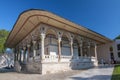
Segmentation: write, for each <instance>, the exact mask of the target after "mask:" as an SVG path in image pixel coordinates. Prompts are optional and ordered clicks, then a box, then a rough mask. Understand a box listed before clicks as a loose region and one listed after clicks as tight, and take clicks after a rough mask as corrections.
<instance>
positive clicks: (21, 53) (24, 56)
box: [15, 27, 97, 62]
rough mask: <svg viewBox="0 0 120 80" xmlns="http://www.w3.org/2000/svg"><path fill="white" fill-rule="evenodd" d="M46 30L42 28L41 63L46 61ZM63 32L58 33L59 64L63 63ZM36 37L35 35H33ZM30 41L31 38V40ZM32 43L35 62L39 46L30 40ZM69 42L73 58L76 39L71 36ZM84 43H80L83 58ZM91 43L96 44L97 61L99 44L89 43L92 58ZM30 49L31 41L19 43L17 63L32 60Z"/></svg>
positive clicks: (16, 54) (16, 49) (16, 52)
mask: <svg viewBox="0 0 120 80" xmlns="http://www.w3.org/2000/svg"><path fill="white" fill-rule="evenodd" d="M46 31H47V30H46V28H45V27H42V28H40V33H39V35H40V51H41V52H40V56H39V57H40V61H44V59H45V38H46ZM62 34H63V33H62V32H60V31H58V32H57V43H58V62H60V61H61V41H62ZM33 36H34V35H33ZM29 39H30V38H29ZM30 40H31V42H32V44H33V45H32V46H33V48H32V49H33V56H32V57H33V61H34V60H35V57H36V44H39V43H37V41H36V40H35V39H30ZM69 42H70V52H71V58H72V57H73V54H74V52H73V43H74V37H73V36H71V35H70V39H69ZM83 42H84V40H82V39H80V41H79V48H80V49H79V50H80V55H81V57H83V54H84V53H83ZM91 43H92V44H94V53H95V54H94V55H95V58H96V60H97V44H96V42H94V41H93V42H89V41H88V46H87V48H88V49H87V52H88V55H89V56H90V47H91ZM30 47H31V44H30V41H29V42H28V41H27V40H23V41H22V43H19V45H17V46H16V47H15V60H16V61H20V62H29V58H30V53H31V50H30Z"/></svg>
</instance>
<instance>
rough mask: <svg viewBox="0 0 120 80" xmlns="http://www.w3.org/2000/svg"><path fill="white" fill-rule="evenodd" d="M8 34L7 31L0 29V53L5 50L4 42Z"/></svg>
mask: <svg viewBox="0 0 120 80" xmlns="http://www.w3.org/2000/svg"><path fill="white" fill-rule="evenodd" d="M8 34H9V31H7V30H4V29H2V30H0V53H2V52H4V50H5V47H4V43H5V41H6V39H7V36H8Z"/></svg>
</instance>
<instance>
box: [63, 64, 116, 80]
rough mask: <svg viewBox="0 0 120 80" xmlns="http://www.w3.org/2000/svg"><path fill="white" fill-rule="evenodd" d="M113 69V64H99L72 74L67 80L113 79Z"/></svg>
mask: <svg viewBox="0 0 120 80" xmlns="http://www.w3.org/2000/svg"><path fill="white" fill-rule="evenodd" d="M113 69H114V67H113V66H99V67H97V68H93V69H88V70H86V71H83V72H81V73H79V74H76V75H73V76H70V77H68V78H66V79H65V80H111V75H112V72H113Z"/></svg>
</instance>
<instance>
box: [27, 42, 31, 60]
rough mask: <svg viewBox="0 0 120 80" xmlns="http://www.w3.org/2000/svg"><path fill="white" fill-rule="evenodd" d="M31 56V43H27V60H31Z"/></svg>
mask: <svg viewBox="0 0 120 80" xmlns="http://www.w3.org/2000/svg"><path fill="white" fill-rule="evenodd" d="M29 58H30V44H28V45H27V62H29Z"/></svg>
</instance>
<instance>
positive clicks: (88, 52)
mask: <svg viewBox="0 0 120 80" xmlns="http://www.w3.org/2000/svg"><path fill="white" fill-rule="evenodd" d="M87 47H88V57H90V56H91V55H90V45H88V46H87Z"/></svg>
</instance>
